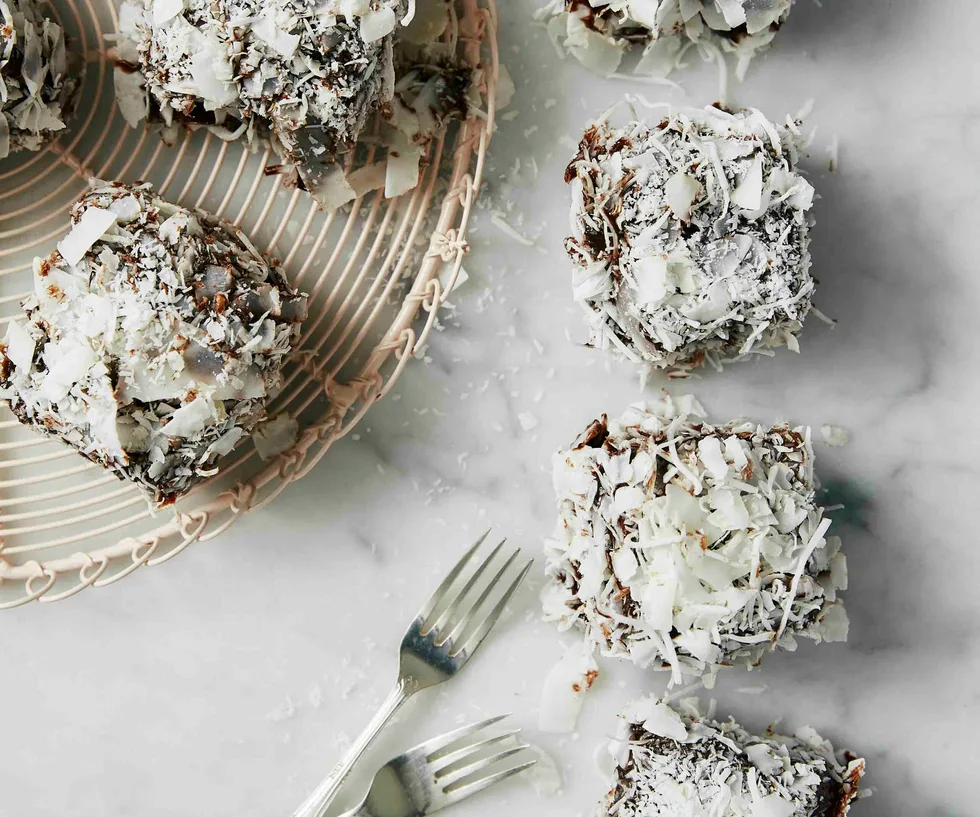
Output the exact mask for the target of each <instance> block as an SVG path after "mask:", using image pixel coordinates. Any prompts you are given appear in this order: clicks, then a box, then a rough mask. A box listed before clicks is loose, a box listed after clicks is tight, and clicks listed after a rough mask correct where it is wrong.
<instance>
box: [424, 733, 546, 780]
mask: <svg viewBox="0 0 980 817" xmlns="http://www.w3.org/2000/svg"><path fill="white" fill-rule="evenodd" d="M529 748H530V747H529V746H528V745H527V744H524V743H522V744H520V745H519V746H514V747H512V748H510V749H504V750H503V751H500V752H497V753H496V754H493V755H490V756H489V757H482V758H481V757H478V758H476V759H472V758H463V759H462V760H458V761H456V763H452V764H450V765H449V766H447V767H446V768H445V769H442V770H441V771H438V772H436V780H438V781H439V782H440V783H442V784H443V790H444V791H445V788H446V787H448V786H451V785H452V784H453V783H456V782H458V781H460V780H462V779H463V778H466V777H472V776H473V775H474V774H476V773H477V772H481V771H483V770H484V769H486V768H487V767H489V766H493V765H494V764H495V763H500V762H501V761H502V760H506V759H507V758H509V757H513V756H514V755H516V754H519V753H520V752H523V751H525V750H526V749H529ZM454 767H455V768H454ZM442 778H445V779H442Z"/></svg>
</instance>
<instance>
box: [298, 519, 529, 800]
mask: <svg viewBox="0 0 980 817" xmlns="http://www.w3.org/2000/svg"><path fill="white" fill-rule="evenodd" d="M489 534H490V531H487V532H486V533H484V534H483V536H481V537H480V538H479V539H478V540H477V541H476V544H475V545H473V547H471V548H470V549H469V550H468V551H467V552H466V553H465V554H463V558H462V559H460V560H459V562H457V563H456V566H455V567H454V568H453V569H452V570H450V571H449V575H447V576H446V578H445V579H443V581H442V584H440V585H439V587H438V588H436V591H435V593H433V594H432V597H431V598H430V599H429V600H428V601H427V602H426V603H425V606H424V607H423V608H422V609H421V610H420V611H419V614H418V615H417V616H416V617H415V620H414V621H413V622H412V623H411V625H409V628H408V631H407V632H406V633H405V637H404V638H403V639H402V643H401V649H400V651H399V662H398V680H397V682H396V683H395V688H394V689H393V690H392V691H391V693H390V694H389V695H388V697H387V698H386V699H385V701H384V703H383V704H381V708H380V709H379V710H378V712H377V714H375V716H374V717H373V718H372V719H371V721H370V722H369V723H368V725H367V726H366V727H365V728H364V731H363V732H362V733H361V734H360V735H359V736H358V738H357V740H355V741H354V743H353V745H352V746H351V747H350V749H348V751H347V754H346V755H345V756H344V758H343V759H342V760H341V761H340V763H338V764H337V765H336V766H335V767H334V769H333V771H331V772H330V774H329V775H327V777H326V778H325V779H324V780H323V782H321V783H320V785H319V786H317V787H316V789H314V791H313V792H312V794H310V796H309V797H307V798H306V800H305V801H304V802H303V804H302V805H301V806H300V807H299V808H298V809H297V810H296V811H294V812H293V817H321V815H322V814H323V812H324V811H325V810H326V808H327V807H328V806H329V805H330V803H331V802H332V801H333V799H334V797H336V796H337V792H338V791H339V789H340V786H341V785H342V784H343V782H344V780H345V779H346V778H347V775H348V774H350V771H351V769H352V768H353V767H354V764H355V763H357V761H358V759H359V758H360V757H361V755H363V754H364V752H365V751H366V750H367V748H368V747H369V746H370V745H371V743H372V742H373V741H374V739H375V738H376V737H377V736H378V734H379V733H380V732H381V729H382V728H383V727H384V725H385V724H386V723H388V721H389V720H391V718H392V716H393V715H394V714H395V712H397V711H398V709H399V707H401V705H402V704H404V703H405V701H407V700H408V699H409V698H410V697H411V696H412V695H414V694H415V693H416V692H418V691H419V690H421V689H425V688H427V687H431V686H435V685H436V684H441V683H442V682H443V681H446V680H448V679H449V678H452V677H453V676H454V675H455V674H456V673H457V672H459V671H460V670H461V669H462V668H463V667H464V666H465V665H466V662H467V661H468V660H469V659H470V657H471V656H472V655H473V653H474V652H475V651H476V649H477V647H479V646H480V644H481V643H482V641H483V639H484V638H486V636H487V633H489V632H490V630H491V629H493V625H494V624H496V623H497V619H499V618H500V614H501V613H503V611H504V608H505V607H506V606H507V603H508V602H509V601H510V599H511V597H512V596H513V595H514V593H515V592H517V588H518V587H520V584H521V582H522V581H523V580H524V577H525V576H526V575H527V572H528V570H529V569H530V568H531V562H532V561H533V560H530V559H529V560H528V561H527V563H526V564H525V565H524V566H523V568H521V570H520V572H519V573H518V574H517V577H516V578H514V579H513V580H512V581H511V582H510V584H509V585H508V586H507V589H506V590H505V591H504V592H503V595H501V596H500V597H499V599H498V600H497V601H496V603H495V604H493V606H492V607H490V608H489V609H486V608H487V606H488V605H487V602H488V601H489V600H490V599H491V597H493V596H495V591H497V589H498V588H499V587H500V586H501V585H502V584H503V578H504V574H505V573H507V572H508V570H509V568H510V567H511V565H513V564H514V562H515V560H516V559H517V557H518V556H519V555H520V552H521V551H520V549H519V548H518V549H515V550H514V552H513V553H511V555H510V556H509V557H508V558H507V559H506V560H505V561H504V563H503V565H502V566H501V567H500V568H499V569H498V570H497V571H496V572H495V573H494V574H493V577H492V578H491V579H490V581H489V582H488V583H487V584H486V586H485V587H484V589H483V590H482V591H481V592H480V593H479V595H478V596H477V597H476V599H475V600H472V597H473V595H474V591H475V590H476V588H477V585H479V584H480V582H481V580H483V579H485V578H486V577H487V576H488V575H489V574H490V571H491V565H492V564H493V562H494V561H496V558H497V556H498V554H499V553H500V551H501V549H502V548H503V546H504V542H501V543H500V544H499V545H497V547H495V548H494V549H493V551H492V552H491V553H490V555H489V556H487V558H486V559H484V560H483V562H482V563H481V564H480V566H479V567H478V568H477V569H476V570H475V571H474V572H473V574H472V576H470V578H469V579H468V580H467V581H466V582H465V584H463V586H462V587H461V588H459V589H458V590H456V589H455V587H456V584H457V580H458V579H460V577H461V576H462V574H463V571H464V570H465V569H466V566H467V565H468V564H469V563H470V561H472V559H473V557H474V556H475V555H476V552H477V550H479V548H480V545H482V544H483V542H484V541H485V540H486V538H487V536H489ZM433 617H434V620H433Z"/></svg>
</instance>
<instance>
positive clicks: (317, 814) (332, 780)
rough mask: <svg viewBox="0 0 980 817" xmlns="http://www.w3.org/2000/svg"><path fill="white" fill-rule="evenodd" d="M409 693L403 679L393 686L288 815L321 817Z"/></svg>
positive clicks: (294, 816)
mask: <svg viewBox="0 0 980 817" xmlns="http://www.w3.org/2000/svg"><path fill="white" fill-rule="evenodd" d="M410 695H411V691H410V687H409V686H408V685H407V684H406V683H405V682H403V681H401V680H399V682H398V683H397V684H396V685H395V688H394V689H392V691H391V692H390V693H389V694H388V697H387V698H385V700H384V703H382V704H381V708H380V709H378V711H377V713H375V715H374V717H373V718H371V720H370V722H369V723H368V725H367V726H365V727H364V731H363V732H361V734H360V735H358V737H357V740H355V741H354V743H353V744H352V745H351V747H350V749H348V750H347V754H345V755H344V757H343V758H342V759H341V761H340V762H339V763H338V764H337V765H336V766H334V767H333V770H332V771H331V772H330V774H328V775H327V776H326V778H324V780H323V782H321V783H320V785H319V786H317V787H316V788H315V789H314V790H313V792H312V793H311V794H310V796H309V797H307V798H306V800H304V801H303V805H301V806H300V807H299V808H298V809H296V811H294V812H293V815H292V817H322V815H323V813H324V812H325V811H326V809H327V807H328V806H329V805H330V804H331V803H332V802H333V799H334V798H335V797H336V796H337V792H338V791H339V790H340V787H341V785H343V782H344V780H346V779H347V776H348V775H349V774H350V771H351V769H353V768H354V764H355V763H357V761H358V760H359V759H360V757H361V755H363V754H364V752H365V751H366V750H367V748H368V747H369V746H370V745H371V744H372V743H373V742H374V739H375V738H376V737H377V736H378V734H379V733H380V732H381V730H382V729H383V728H384V725H385V724H386V723H388V721H390V720H391V718H392V716H393V715H394V714H395V713H396V712H397V711H398V709H399V708H400V707H401V705H402V704H403V703H405V701H407V700H408V698H409V696H410Z"/></svg>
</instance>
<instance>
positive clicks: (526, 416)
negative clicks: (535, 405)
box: [517, 411, 538, 431]
mask: <svg viewBox="0 0 980 817" xmlns="http://www.w3.org/2000/svg"><path fill="white" fill-rule="evenodd" d="M517 421H518V422H519V423H520V424H521V428H522V429H523V430H524V431H530V430H531V429H534V428H537V427H538V418H537V417H535V416H534V415H533V414H531V412H529V411H522V412H520V413H519V414H518V415H517Z"/></svg>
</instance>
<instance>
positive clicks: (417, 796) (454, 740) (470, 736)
mask: <svg viewBox="0 0 980 817" xmlns="http://www.w3.org/2000/svg"><path fill="white" fill-rule="evenodd" d="M505 717H507V716H506V715H501V716H500V717H497V718H490V719H489V720H485V721H483V722H481V723H475V724H473V725H471V726H464V727H463V728H462V729H456V730H455V731H453V732H450V733H449V734H446V735H442V736H441V737H438V738H433V739H432V740H428V741H426V742H425V743H422V744H419V745H418V746H416V747H415V748H414V749H409V750H408V751H407V752H405V754H403V755H399V756H398V757H396V758H395V759H394V760H390V761H388V763H386V764H385V765H384V766H382V767H381V768H380V769H379V770H378V772H377V774H375V776H374V781H373V782H372V783H371V789H370V791H368V793H367V795H366V796H365V798H364V799H363V800H362V801H361V803H360V805H358V806H356V807H355V808H353V809H351V810H350V811H346V812H344V814H343V815H341V817H422V815H425V814H432V812H434V811H439V809H442V808H445V807H446V806H451V805H452V804H453V803H458V802H459V801H460V800H463V799H465V798H467V797H469V796H470V795H473V794H476V793H477V792H479V791H483V790H484V789H485V788H487V787H489V786H492V785H493V784H494V783H497V782H498V781H500V780H504V779H506V778H508V777H512V776H513V775H515V774H519V773H520V772H523V771H524V770H525V769H529V768H531V766H533V765H534V764H535V762H536V760H535V759H533V758H531V757H530V755H528V756H527V757H528V759H527V760H525V761H524V762H522V763H520V764H519V765H514V763H515V762H516V761H517V760H519V759H520V758H518V757H516V756H517V755H519V754H520V753H522V752H526V750H527V749H529V748H530V747H528V746H527V745H526V744H519V745H517V746H513V747H511V748H509V749H503V750H501V751H497V752H495V753H493V754H487V753H488V750H489V749H490V748H491V747H494V746H498V745H499V744H501V743H503V742H504V741H507V740H508V739H510V738H513V737H515V736H516V735H517V734H518V732H520V730H519V729H514V730H513V731H511V732H505V733H503V734H500V735H494V736H492V737H485V735H487V734H488V733H487V731H486V730H487V727H489V726H492V725H493V724H495V723H497V722H499V721H501V720H503V718H505ZM507 761H509V763H508V762H507Z"/></svg>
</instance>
